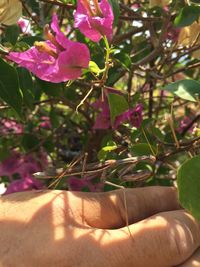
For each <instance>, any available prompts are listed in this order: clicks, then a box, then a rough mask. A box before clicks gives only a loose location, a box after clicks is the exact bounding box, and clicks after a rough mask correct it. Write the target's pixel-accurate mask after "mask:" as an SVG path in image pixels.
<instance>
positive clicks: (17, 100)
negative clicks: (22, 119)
mask: <svg viewBox="0 0 200 267" xmlns="http://www.w3.org/2000/svg"><path fill="white" fill-rule="evenodd" d="M0 69H1V72H0V98H1V99H2V100H4V101H5V102H6V103H7V104H9V105H10V106H11V107H12V108H13V109H14V110H15V111H16V112H17V113H18V114H19V115H21V110H22V94H21V91H20V88H19V80H18V75H17V72H16V70H15V68H14V67H12V66H11V65H9V64H8V63H6V62H5V61H4V60H3V59H1V58H0Z"/></svg>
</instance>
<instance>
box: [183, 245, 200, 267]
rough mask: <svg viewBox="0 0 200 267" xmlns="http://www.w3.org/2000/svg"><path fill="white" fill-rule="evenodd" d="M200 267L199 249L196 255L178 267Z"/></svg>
mask: <svg viewBox="0 0 200 267" xmlns="http://www.w3.org/2000/svg"><path fill="white" fill-rule="evenodd" d="M199 266H200V248H198V249H197V250H196V251H195V253H194V254H193V255H192V256H191V257H190V258H189V259H188V260H186V262H184V263H183V264H181V265H178V267H199Z"/></svg>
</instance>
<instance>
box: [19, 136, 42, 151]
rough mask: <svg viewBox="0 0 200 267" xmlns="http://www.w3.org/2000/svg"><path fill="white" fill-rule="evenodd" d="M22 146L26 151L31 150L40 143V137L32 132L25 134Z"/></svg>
mask: <svg viewBox="0 0 200 267" xmlns="http://www.w3.org/2000/svg"><path fill="white" fill-rule="evenodd" d="M21 143H22V146H23V148H24V149H25V150H26V151H29V150H31V149H34V148H37V146H38V144H39V139H38V138H37V137H36V136H35V135H32V134H28V133H27V134H24V136H23V138H22V141H21Z"/></svg>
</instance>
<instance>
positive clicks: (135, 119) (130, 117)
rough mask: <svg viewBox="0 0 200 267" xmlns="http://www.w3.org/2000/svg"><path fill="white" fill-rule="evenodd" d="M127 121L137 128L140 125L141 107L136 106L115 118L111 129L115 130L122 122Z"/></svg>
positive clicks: (139, 105)
mask: <svg viewBox="0 0 200 267" xmlns="http://www.w3.org/2000/svg"><path fill="white" fill-rule="evenodd" d="M127 121H129V122H130V124H131V125H132V126H135V127H136V128H139V127H140V125H141V123H142V105H141V104H138V105H137V106H136V107H135V108H132V109H128V110H127V111H125V112H123V113H122V114H121V115H119V116H117V117H116V118H115V122H114V125H113V128H114V129H116V128H117V127H118V126H119V125H120V124H122V123H123V122H127Z"/></svg>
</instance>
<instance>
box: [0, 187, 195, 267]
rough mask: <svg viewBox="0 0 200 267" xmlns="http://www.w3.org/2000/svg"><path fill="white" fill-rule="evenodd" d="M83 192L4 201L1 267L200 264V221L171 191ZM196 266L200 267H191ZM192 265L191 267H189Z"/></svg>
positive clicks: (27, 195) (22, 195)
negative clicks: (199, 251) (199, 253)
mask: <svg viewBox="0 0 200 267" xmlns="http://www.w3.org/2000/svg"><path fill="white" fill-rule="evenodd" d="M125 196H126V201H127V210H128V219H129V230H128V228H127V226H126V210H125V208H124V207H125V205H124V191H123V190H116V191H112V192H109V193H81V192H66V191H55V190H53V191H32V192H24V193H16V194H10V195H7V196H4V197H2V198H0V202H1V203H0V233H1V234H0V266H1V267H16V266H17V267H21V266H22V267H23V266H26V267H27V266H29V267H36V266H44V267H47V266H48V267H51V266H52V267H57V266H58V267H77V266H80V267H94V266H95V267H108V266H109V267H147V266H148V267H165V266H166V267H172V266H178V264H181V263H182V262H184V261H185V260H187V259H188V258H189V262H187V263H185V265H180V266H184V267H188V266H190V267H193V266H199V265H200V261H199V259H198V253H196V254H194V256H193V257H195V258H194V259H195V261H194V260H193V258H192V257H191V255H192V254H193V253H194V251H195V250H196V249H197V248H198V247H199V245H200V228H199V223H198V222H197V221H196V220H195V219H194V218H193V217H192V216H191V215H189V214H188V213H186V212H185V211H183V210H180V209H179V204H178V201H177V196H176V191H175V189H173V188H164V187H148V188H139V189H127V190H126V191H125ZM196 262H199V265H194V263H195V264H196ZM188 264H190V265H188Z"/></svg>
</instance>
